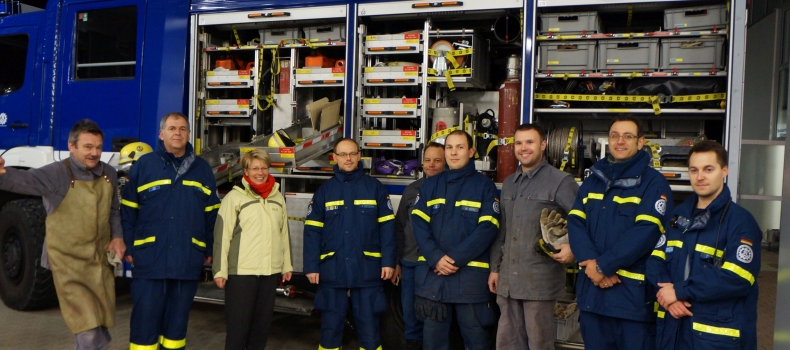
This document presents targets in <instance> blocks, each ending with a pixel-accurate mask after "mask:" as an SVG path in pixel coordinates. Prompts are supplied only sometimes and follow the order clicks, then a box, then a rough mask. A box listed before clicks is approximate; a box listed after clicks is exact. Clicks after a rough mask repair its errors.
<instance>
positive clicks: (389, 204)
mask: <svg viewBox="0 0 790 350" xmlns="http://www.w3.org/2000/svg"><path fill="white" fill-rule="evenodd" d="M387 208H390V210H392V200H390V197H389V196H387Z"/></svg>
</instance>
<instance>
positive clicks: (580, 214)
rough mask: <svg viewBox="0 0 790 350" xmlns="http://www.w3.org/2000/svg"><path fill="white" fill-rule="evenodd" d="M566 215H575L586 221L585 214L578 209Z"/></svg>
mask: <svg viewBox="0 0 790 350" xmlns="http://www.w3.org/2000/svg"><path fill="white" fill-rule="evenodd" d="M568 215H576V216H578V217H580V218H582V219H584V220H587V214H586V213H585V212H583V211H581V210H579V209H573V210H571V212H570V213H568Z"/></svg>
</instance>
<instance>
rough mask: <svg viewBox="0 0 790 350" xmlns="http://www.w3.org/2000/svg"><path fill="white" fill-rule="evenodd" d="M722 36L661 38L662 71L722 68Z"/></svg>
mask: <svg viewBox="0 0 790 350" xmlns="http://www.w3.org/2000/svg"><path fill="white" fill-rule="evenodd" d="M724 40H725V39H724V37H721V38H677V39H662V40H661V69H662V70H664V71H674V70H675V69H677V71H701V72H702V71H710V70H711V68H716V69H717V70H719V69H722V68H724V62H725V60H724V59H723V57H722V55H723V53H724V51H723V50H724Z"/></svg>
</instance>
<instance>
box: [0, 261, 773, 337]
mask: <svg viewBox="0 0 790 350" xmlns="http://www.w3.org/2000/svg"><path fill="white" fill-rule="evenodd" d="M777 261H778V254H777V253H775V252H770V251H766V250H763V255H762V271H761V272H760V275H759V276H758V284H759V286H760V299H759V304H758V320H757V328H758V330H757V335H758V349H761V350H768V349H773V327H774V312H775V305H774V301H775V299H776V277H777ZM131 311H132V302H131V299H130V298H129V294H128V289H127V288H123V287H120V288H119V295H118V298H117V306H116V321H117V322H118V324H117V325H116V327H115V328H112V329H111V330H110V334H111V335H112V337H113V343H112V346H111V347H110V348H111V349H118V350H121V349H128V348H129V343H128V341H129V319H130V317H131ZM320 324H321V322H320V319H319V318H318V317H304V316H295V315H286V314H276V315H275V316H274V320H273V322H272V331H271V335H270V338H269V343H268V346H267V347H268V348H270V349H289V350H315V349H316V348H317V347H318V341H319V338H320V336H319V328H320ZM224 343H225V313H224V311H223V307H222V306H221V305H211V304H195V305H194V306H193V308H192V312H191V313H190V316H189V331H188V332H187V346H188V348H189V349H222V348H224ZM72 347H73V341H72V335H71V333H70V332H69V331H68V329H67V328H66V326H65V324H64V323H63V319H62V318H61V315H60V310H59V309H50V310H44V311H34V312H18V311H14V310H10V309H9V308H7V307H6V306H5V305H3V304H0V350H5V349H9V350H11V349H13V350H28V349H30V350H49V349H52V350H62V349H71V348H72ZM345 348H347V349H356V348H357V343H356V340H352V341H351V342H350V343H349V344H346V346H345Z"/></svg>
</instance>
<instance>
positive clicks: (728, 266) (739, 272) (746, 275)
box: [721, 261, 754, 284]
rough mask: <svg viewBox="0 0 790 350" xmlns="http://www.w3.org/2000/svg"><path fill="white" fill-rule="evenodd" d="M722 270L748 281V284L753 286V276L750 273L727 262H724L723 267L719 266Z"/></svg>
mask: <svg viewBox="0 0 790 350" xmlns="http://www.w3.org/2000/svg"><path fill="white" fill-rule="evenodd" d="M721 268H722V269H725V270H728V271H732V272H734V273H735V274H736V275H738V276H741V277H743V279H745V280H747V281H749V284H754V275H752V273H751V272H749V271H747V270H746V269H744V268H742V267H740V266H738V265H735V264H733V263H731V262H729V261H727V262H725V263H724V265H721Z"/></svg>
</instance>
